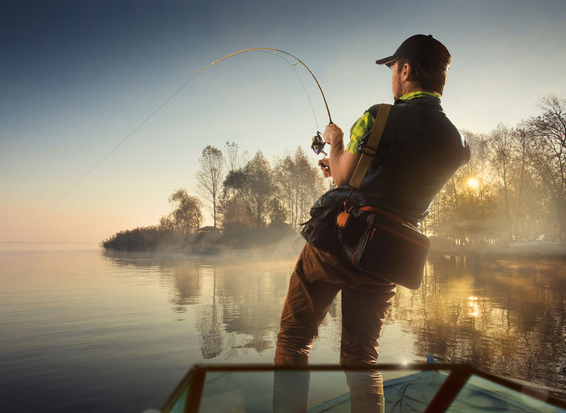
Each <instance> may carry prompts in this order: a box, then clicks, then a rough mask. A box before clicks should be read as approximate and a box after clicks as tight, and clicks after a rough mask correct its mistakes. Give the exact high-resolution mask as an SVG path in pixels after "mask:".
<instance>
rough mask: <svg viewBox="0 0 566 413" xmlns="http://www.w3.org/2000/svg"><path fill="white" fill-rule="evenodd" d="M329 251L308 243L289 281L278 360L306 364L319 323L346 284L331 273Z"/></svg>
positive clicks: (278, 363)
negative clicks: (328, 275) (327, 259)
mask: <svg viewBox="0 0 566 413" xmlns="http://www.w3.org/2000/svg"><path fill="white" fill-rule="evenodd" d="M325 256H326V253H324V252H322V251H320V250H317V249H316V248H314V247H312V246H310V245H309V244H306V245H305V248H304V249H303V251H302V253H301V255H300V256H299V259H298V261H297V265H296V266H295V271H294V272H293V275H292V276H291V280H290V282H289V290H288V293H287V299H286V301H285V306H284V307H283V312H282V314H281V326H280V329H279V334H278V336H277V348H276V351H275V364H276V365H287V366H289V365H290V366H306V365H307V364H308V361H309V353H310V350H311V348H312V342H313V340H314V339H315V338H316V336H317V335H318V327H319V326H320V324H321V323H322V320H323V319H324V317H325V316H326V314H327V313H328V309H329V308H330V305H331V304H332V301H333V300H334V298H335V297H336V294H338V291H340V288H341V287H342V286H341V285H340V280H336V279H332V278H328V277H327V268H326V267H327V265H328V263H326V262H324V259H325Z"/></svg>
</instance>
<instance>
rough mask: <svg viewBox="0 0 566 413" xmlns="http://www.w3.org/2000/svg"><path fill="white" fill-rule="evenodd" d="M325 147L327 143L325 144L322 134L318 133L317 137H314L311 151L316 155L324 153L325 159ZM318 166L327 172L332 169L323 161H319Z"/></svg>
mask: <svg viewBox="0 0 566 413" xmlns="http://www.w3.org/2000/svg"><path fill="white" fill-rule="evenodd" d="M325 145H326V142H324V139H322V136H321V134H320V132H319V131H316V135H314V136H313V137H312V144H311V149H312V150H313V152H314V153H315V154H317V155H320V154H321V153H323V154H324V157H326V156H327V155H326V152H324V146H325ZM318 164H319V165H320V166H322V167H323V168H325V169H327V170H328V169H330V167H329V166H328V165H325V164H324V162H322V160H320V161H318Z"/></svg>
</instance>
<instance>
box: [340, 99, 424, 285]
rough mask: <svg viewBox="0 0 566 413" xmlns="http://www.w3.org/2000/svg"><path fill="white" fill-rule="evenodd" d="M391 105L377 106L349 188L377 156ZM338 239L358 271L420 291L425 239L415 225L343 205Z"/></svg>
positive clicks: (373, 210)
mask: <svg viewBox="0 0 566 413" xmlns="http://www.w3.org/2000/svg"><path fill="white" fill-rule="evenodd" d="M390 109H391V105H389V104H384V103H382V104H380V105H379V108H378V111H377V115H376V118H375V122H374V124H373V128H372V130H371V134H370V136H369V138H368V141H367V143H366V145H365V146H364V148H363V150H362V154H361V156H360V159H359V160H358V164H357V165H356V169H355V170H354V173H353V174H352V177H351V178H350V182H349V186H350V187H351V188H352V191H353V190H354V189H357V188H359V187H360V185H361V184H362V181H363V179H364V176H365V174H366V172H367V170H368V168H369V165H370V164H371V161H372V159H373V157H374V156H375V154H376V153H377V148H378V146H379V141H380V140H381V135H382V134H383V131H384V129H385V125H386V123H387V118H388V116H389V111H390ZM336 226H337V228H338V238H339V240H340V244H341V246H342V253H343V255H344V257H345V258H346V259H347V260H349V261H350V262H351V263H352V264H353V265H354V266H356V267H357V268H359V269H361V270H363V271H365V272H368V273H370V274H373V275H375V276H377V277H380V278H383V279H386V280H388V281H391V282H393V283H395V284H399V285H402V286H404V287H407V288H411V289H415V290H416V289H417V288H419V287H420V285H421V282H422V278H423V271H424V266H425V262H426V257H427V255H428V251H429V248H430V241H429V239H428V237H427V236H426V235H424V234H422V233H421V232H420V231H419V230H418V229H417V228H416V227H415V226H414V225H412V224H411V223H409V222H407V221H405V220H403V219H401V218H399V217H398V216H396V215H394V214H392V213H391V212H388V211H384V210H381V209H377V208H373V207H371V206H362V207H357V205H355V203H351V202H349V201H346V202H344V209H343V211H342V212H340V213H339V214H338V215H337V217H336Z"/></svg>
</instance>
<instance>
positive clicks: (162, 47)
mask: <svg viewBox="0 0 566 413" xmlns="http://www.w3.org/2000/svg"><path fill="white" fill-rule="evenodd" d="M564 21H566V2H564V1H563V0H559V1H545V0H537V1H520V0H499V1H495V0H491V1H482V0H473V1H472V0H470V1H458V0H456V1H454V0H451V1H427V2H423V1H387V2H386V1H368V0H366V1H357V0H351V1H335V0H324V1H323V0H314V1H313V0H299V1H295V0H287V1H273V0H263V1H237V2H236V1H214V2H205V1H199V2H192V1H168V0H159V1H157V0H155V1H150V0H135V1H127V0H109V1H99V0H82V1H51V0H42V1H26V0H17V1H0V62H1V63H0V242H93V243H96V242H99V241H101V240H102V239H105V238H108V237H109V236H111V235H112V234H114V233H116V232H118V231H122V230H126V229H133V228H135V227H140V226H148V225H155V224H157V223H158V222H159V218H160V217H161V216H163V215H167V214H168V213H169V212H170V211H171V205H170V204H169V203H168V201H167V198H168V196H169V195H170V194H171V193H172V192H173V191H174V190H175V189H177V188H186V189H187V190H188V192H189V193H190V194H193V195H196V186H195V182H194V177H195V173H196V171H197V169H198V160H199V158H200V155H201V153H202V150H203V149H204V148H205V147H206V146H207V145H212V146H215V147H217V148H220V149H222V148H224V144H225V143H226V142H227V141H229V142H235V143H236V144H238V146H239V147H240V149H241V150H242V151H246V152H247V153H248V154H250V156H253V155H254V154H255V153H256V152H257V151H258V150H261V151H262V152H263V154H264V155H265V156H266V157H267V158H268V159H269V160H274V159H275V158H276V157H282V156H284V155H285V154H287V153H293V152H295V151H296V150H297V148H299V147H301V148H303V149H304V150H305V151H310V149H309V147H310V142H311V138H312V136H313V135H314V133H315V132H316V130H323V129H324V126H325V125H326V124H327V123H328V115H327V112H326V109H325V106H324V103H323V99H322V95H321V94H320V92H319V90H318V88H317V86H316V83H315V81H314V79H313V78H312V77H311V76H310V74H309V73H308V72H307V71H306V70H305V69H304V68H303V67H302V66H301V65H298V66H296V67H293V65H292V64H293V63H296V61H295V60H294V59H292V58H290V57H289V56H287V55H284V54H281V53H270V52H246V53H241V54H238V55H235V56H233V57H230V58H228V59H225V60H223V61H221V62H219V63H217V64H215V65H212V66H210V67H209V68H207V69H206V70H204V71H202V72H200V73H199V71H200V70H201V69H202V68H204V67H206V66H207V65H209V64H210V63H212V62H214V61H216V60H218V59H220V58H222V57H224V56H226V55H228V54H231V53H234V52H237V51H240V50H244V49H250V48H261V47H263V48H273V49H279V50H283V51H286V52H288V53H291V54H292V55H294V56H296V57H297V58H299V59H300V60H301V61H302V62H303V63H305V64H306V65H307V66H308V67H309V69H310V70H311V71H312V72H313V73H314V75H315V76H316V78H317V79H318V81H319V83H320V85H321V87H322V89H323V91H324V94H325V96H326V99H327V102H328V106H329V109H330V113H331V116H332V120H333V121H334V123H336V124H338V125H339V126H340V127H342V129H344V130H345V131H347V130H349V128H350V127H351V125H352V124H353V123H354V121H355V120H356V119H357V118H358V117H359V116H360V115H361V114H362V113H363V112H364V111H365V110H366V109H367V108H368V107H370V106H371V105H373V104H375V103H379V102H389V103H391V102H392V101H393V95H392V92H391V72H390V71H389V70H388V69H387V68H386V67H383V66H377V65H376V64H375V60H376V59H378V58H382V57H386V56H389V55H391V54H392V53H393V52H394V51H395V50H396V49H397V47H398V46H399V45H400V44H401V42H402V41H403V40H405V39H406V38H408V37H409V36H411V35H413V34H417V33H423V34H433V35H434V37H435V38H437V39H439V40H440V41H442V42H443V43H444V44H445V45H446V47H447V48H448V49H449V50H450V53H451V54H452V66H451V68H450V70H449V72H448V83H447V85H446V88H445V91H444V96H443V98H442V105H443V108H444V110H445V112H446V113H447V115H448V116H449V118H450V119H451V120H452V121H453V122H454V123H455V124H456V126H458V127H459V128H460V129H461V130H468V131H471V132H474V133H489V132H490V131H491V130H493V129H495V127H496V126H497V125H498V124H500V123H502V124H505V125H507V126H510V127H513V126H516V125H517V124H518V123H520V122H521V121H522V120H526V119H528V118H530V117H532V116H536V115H537V114H539V113H540V108H539V107H538V106H537V105H538V102H539V100H540V98H541V97H543V96H546V95H549V94H555V95H557V96H558V97H559V98H566V81H565V80H564V78H563V76H562V71H563V68H564V67H566V47H565V46H564V41H563V39H565V38H566V25H565V24H564ZM195 75H196V76H195ZM187 82H189V83H188V84H187ZM183 85H186V86H185V87H183ZM312 159H313V162H316V158H315V157H314V155H313V156H312ZM207 221H208V222H210V218H207Z"/></svg>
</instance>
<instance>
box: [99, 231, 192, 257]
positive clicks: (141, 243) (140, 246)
mask: <svg viewBox="0 0 566 413" xmlns="http://www.w3.org/2000/svg"><path fill="white" fill-rule="evenodd" d="M186 241H187V240H186V236H185V235H184V234H182V233H179V232H174V231H170V230H166V229H163V228H160V227H143V228H135V229H132V230H126V231H121V232H118V233H116V234H114V235H112V236H111V237H110V238H108V239H106V240H104V241H102V243H101V246H102V247H103V248H105V249H111V250H114V251H141V252H147V251H160V250H164V249H172V248H181V247H182V246H183V245H184V244H185V242H186Z"/></svg>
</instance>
